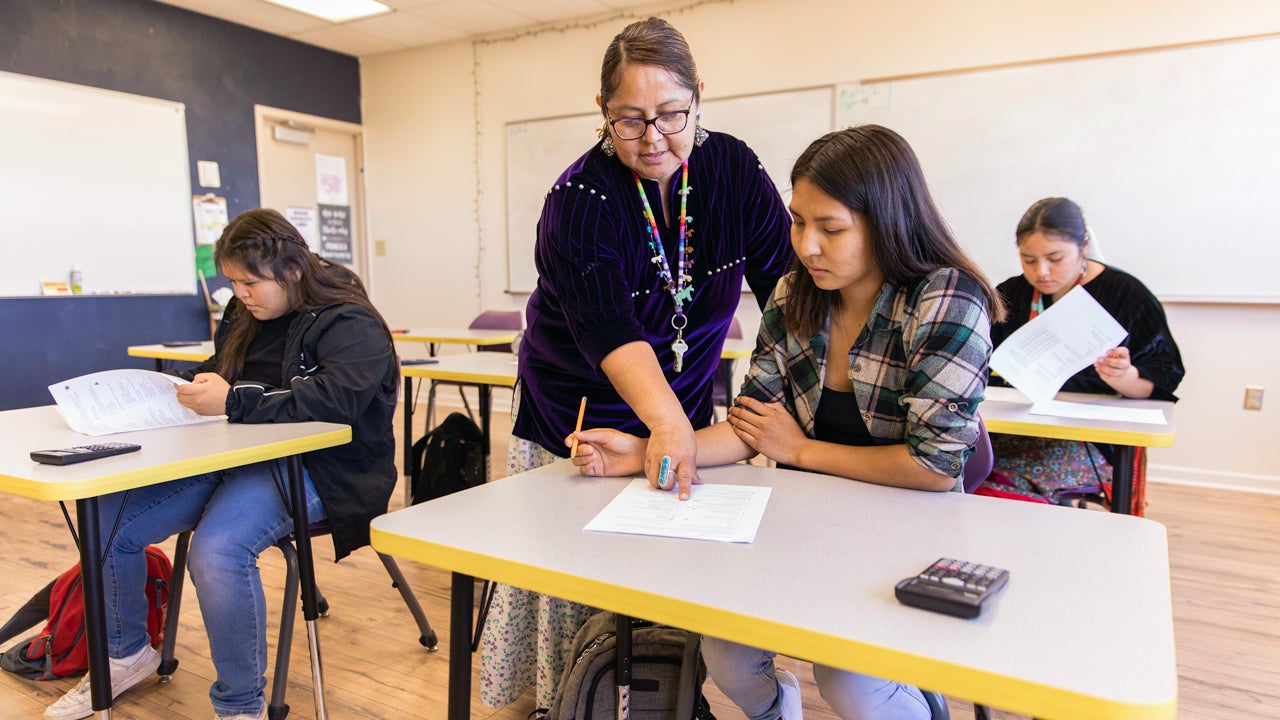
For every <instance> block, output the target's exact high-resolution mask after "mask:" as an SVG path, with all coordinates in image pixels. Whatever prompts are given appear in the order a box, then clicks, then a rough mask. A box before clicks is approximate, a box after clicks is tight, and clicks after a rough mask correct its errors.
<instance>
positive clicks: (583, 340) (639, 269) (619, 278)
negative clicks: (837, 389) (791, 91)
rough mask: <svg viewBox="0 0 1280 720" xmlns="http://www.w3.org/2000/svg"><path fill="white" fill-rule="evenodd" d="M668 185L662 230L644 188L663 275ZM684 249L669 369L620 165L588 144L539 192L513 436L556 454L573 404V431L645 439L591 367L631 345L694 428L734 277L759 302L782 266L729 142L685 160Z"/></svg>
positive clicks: (763, 205) (769, 221)
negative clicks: (658, 371) (582, 408)
mask: <svg viewBox="0 0 1280 720" xmlns="http://www.w3.org/2000/svg"><path fill="white" fill-rule="evenodd" d="M680 176H681V173H680V172H679V171H677V172H676V173H675V175H674V177H673V178H672V180H671V192H670V200H671V203H672V208H671V211H670V216H671V223H670V224H668V223H667V222H665V220H664V218H663V213H662V212H661V210H660V209H659V208H658V204H659V202H660V201H659V197H660V196H659V192H658V184H657V183H656V182H654V181H649V180H646V181H644V188H645V193H646V194H647V195H648V197H649V203H650V205H651V206H652V207H653V208H654V215H655V216H656V219H657V222H658V229H659V232H660V234H661V236H662V244H663V249H664V252H665V253H666V255H667V259H668V261H669V262H670V263H671V272H672V273H673V274H675V273H676V272H677V270H676V262H677V260H676V252H677V250H676V248H677V245H678V243H677V237H676V236H677V235H678V234H679V225H680V217H679V216H680V195H679V192H678V190H679V186H680ZM687 213H688V216H689V222H688V228H689V229H691V230H692V235H691V236H690V239H689V240H688V242H687V245H688V246H689V247H692V248H693V252H692V253H691V254H687V255H686V257H687V258H692V263H693V265H692V271H690V270H689V269H688V264H687V262H688V261H686V271H685V272H686V274H688V275H691V276H692V277H693V281H692V285H693V299H692V302H690V303H686V305H685V316H686V318H687V319H688V325H687V326H686V327H685V330H684V340H685V342H686V343H688V346H689V349H688V350H687V351H686V352H685V354H684V369H683V371H682V372H679V373H677V372H675V371H674V370H673V366H674V356H673V354H672V352H671V343H672V342H674V341H675V336H676V333H675V329H674V328H672V326H671V318H672V315H673V314H674V307H675V306H674V304H673V302H672V299H671V294H670V293H669V292H667V291H666V290H665V289H664V288H663V287H662V282H661V280H660V279H659V277H658V274H657V268H658V267H659V266H658V265H656V264H654V263H653V262H652V259H653V254H652V253H651V252H650V250H649V244H648V237H649V233H648V229H647V228H648V226H647V224H646V223H647V221H646V220H645V216H644V206H643V205H642V203H641V201H640V195H639V192H638V191H637V190H636V186H635V180H634V179H633V176H632V173H631V170H630V169H628V168H627V167H626V166H625V165H623V164H622V162H620V161H619V160H618V159H617V158H616V157H608V156H606V155H604V154H603V153H602V152H600V147H599V145H597V146H595V147H594V148H592V149H591V150H590V151H588V152H587V154H585V155H583V156H582V157H580V158H578V160H576V161H575V162H574V163H573V164H572V165H570V166H569V168H568V169H566V170H565V171H564V173H563V174H561V176H560V178H559V179H558V180H557V181H556V183H555V186H554V187H553V188H552V189H551V190H550V191H549V192H548V193H547V199H546V202H545V203H544V204H543V208H542V217H541V218H540V219H539V220H538V233H537V244H536V246H535V248H534V263H535V265H536V267H537V270H538V284H537V287H536V289H535V290H534V291H533V294H532V295H530V297H529V305H528V309H527V310H526V320H527V322H528V328H527V329H526V331H525V334H524V339H523V341H522V342H521V344H520V371H519V376H520V392H519V394H518V397H519V408H518V415H517V418H516V423H515V426H514V428H513V429H512V432H513V433H514V434H515V436H516V437H520V438H524V439H526V440H532V441H533V442H536V443H538V444H539V445H541V446H543V447H544V448H546V449H548V450H550V451H551V452H554V453H556V454H557V455H559V456H561V457H567V456H568V454H569V450H568V448H566V447H565V446H564V438H565V436H566V435H568V434H569V433H570V432H572V431H573V424H574V421H575V420H576V419H577V416H578V404H579V401H580V400H581V398H582V396H583V395H585V396H587V413H586V416H585V418H584V419H583V423H582V424H583V427H586V428H592V427H611V428H617V429H619V430H624V431H626V432H630V433H633V434H636V435H639V436H642V437H647V436H648V435H649V430H648V428H646V427H645V426H644V424H643V423H642V422H640V420H639V418H637V417H636V415H635V413H634V412H632V411H631V408H630V407H629V406H627V404H626V403H625V402H623V400H622V398H621V397H620V396H619V395H618V393H617V391H616V390H614V388H613V385H612V384H611V383H610V382H609V378H608V377H606V376H605V374H604V371H602V370H601V369H600V363H601V361H602V360H604V358H605V357H606V356H607V355H608V354H609V353H611V352H613V351H614V350H616V349H617V348H619V347H621V346H623V345H625V344H627V343H630V342H635V341H644V342H647V343H649V344H650V345H652V346H653V349H654V352H655V353H656V354H657V357H658V362H659V364H661V366H662V369H663V372H664V374H665V375H666V378H667V382H668V383H670V384H671V388H672V390H674V391H675V394H676V397H678V398H679V399H680V402H681V403H682V404H683V405H684V410H685V413H686V414H687V415H688V416H689V419H690V421H691V422H692V423H693V426H694V427H695V428H697V427H703V426H705V425H707V424H708V423H709V422H710V421H711V381H712V376H713V374H714V372H715V369H716V367H717V365H718V364H719V362H720V351H721V348H722V346H723V345H724V339H725V334H726V333H727V332H728V329H729V324H730V323H731V322H732V320H733V314H734V311H735V310H736V309H737V307H738V300H739V298H740V297H741V292H742V280H743V278H744V277H745V278H746V280H747V284H748V285H749V286H750V287H751V291H752V293H754V295H755V297H756V301H757V302H758V303H759V304H760V305H761V307H763V306H764V303H765V301H766V300H767V299H768V297H769V295H770V294H771V293H772V292H773V286H774V285H775V284H777V282H778V278H780V277H782V275H783V273H785V272H786V271H787V267H788V265H789V263H790V262H791V258H792V253H791V243H790V226H791V219H790V216H789V215H788V214H787V212H786V208H785V207H784V206H783V204H782V199H781V197H779V195H778V191H777V189H776V188H775V187H774V184H773V181H772V180H770V178H769V176H768V174H767V173H766V172H765V170H764V167H763V166H762V165H761V164H760V160H759V159H758V158H757V157H756V154H755V153H754V152H752V150H751V149H750V148H748V147H747V146H746V145H745V144H744V143H742V141H740V140H738V139H736V138H734V137H732V136H729V135H725V134H723V133H715V132H713V133H710V137H708V139H707V141H706V142H705V143H703V144H702V146H701V147H697V148H694V150H693V152H692V154H691V155H690V156H689V198H688V207H687Z"/></svg>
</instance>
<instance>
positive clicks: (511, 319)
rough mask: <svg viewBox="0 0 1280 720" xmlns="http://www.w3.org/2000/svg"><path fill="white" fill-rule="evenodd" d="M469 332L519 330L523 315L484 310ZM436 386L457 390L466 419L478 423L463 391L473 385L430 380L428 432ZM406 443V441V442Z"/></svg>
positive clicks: (495, 348) (493, 348) (487, 348)
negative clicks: (448, 386)
mask: <svg viewBox="0 0 1280 720" xmlns="http://www.w3.org/2000/svg"><path fill="white" fill-rule="evenodd" d="M467 327H468V328H469V329H471V330H521V329H523V328H524V314H523V313H522V312H521V311H519V310H485V311H484V312H482V313H480V314H479V315H477V316H476V317H475V319H474V320H472V321H471V324H470V325H468V326H467ZM511 350H512V349H511V345H510V344H504V345H478V346H476V351H477V352H506V353H509V352H511ZM437 385H453V386H456V387H457V388H458V397H460V398H462V406H463V407H464V408H466V410H467V417H469V418H471V421H472V422H476V423H478V422H479V421H478V420H476V417H475V414H474V413H472V412H471V403H469V402H467V396H466V394H465V393H464V392H463V390H464V389H465V388H466V387H468V386H470V387H475V385H474V384H473V383H461V382H454V381H452V380H432V381H431V387H430V389H428V390H427V425H426V427H427V429H428V430H430V429H431V428H432V427H434V426H435V413H436V386H437ZM406 442H407V441H406Z"/></svg>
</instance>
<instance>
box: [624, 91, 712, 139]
mask: <svg viewBox="0 0 1280 720" xmlns="http://www.w3.org/2000/svg"><path fill="white" fill-rule="evenodd" d="M692 111H693V98H689V107H687V108H685V109H684V110H673V111H672V112H668V113H662V114H661V115H659V116H658V117H656V118H651V119H649V120H646V119H644V118H618V119H617V120H610V121H609V127H611V128H613V134H614V135H616V136H617V137H618V139H619V140H639V139H640V138H642V137H644V134H645V133H646V132H649V126H650V125H652V126H654V127H655V128H657V130H658V132H660V133H662V134H663V135H674V134H676V133H678V132H680V131H681V130H684V129H685V128H686V127H688V125H689V113H690V112H692Z"/></svg>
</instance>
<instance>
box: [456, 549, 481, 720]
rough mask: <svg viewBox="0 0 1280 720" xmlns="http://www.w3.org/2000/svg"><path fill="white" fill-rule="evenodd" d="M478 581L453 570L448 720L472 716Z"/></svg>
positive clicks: (466, 718)
mask: <svg viewBox="0 0 1280 720" xmlns="http://www.w3.org/2000/svg"><path fill="white" fill-rule="evenodd" d="M475 591H476V581H475V578H473V577H472V576H470V575H463V574H461V573H453V584H452V587H451V590H450V598H451V602H450V605H449V608H450V609H449V720H470V718H471V643H470V642H468V640H469V639H470V638H471V613H472V612H473V611H474V609H475V607H474V606H475Z"/></svg>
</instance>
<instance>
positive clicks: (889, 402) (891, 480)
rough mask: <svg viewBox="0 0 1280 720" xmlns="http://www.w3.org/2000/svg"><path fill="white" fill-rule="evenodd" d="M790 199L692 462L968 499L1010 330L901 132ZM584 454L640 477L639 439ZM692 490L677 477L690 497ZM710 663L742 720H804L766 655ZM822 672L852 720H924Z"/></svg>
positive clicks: (863, 683)
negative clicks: (740, 379)
mask: <svg viewBox="0 0 1280 720" xmlns="http://www.w3.org/2000/svg"><path fill="white" fill-rule="evenodd" d="M791 184H792V197H791V216H792V224H791V245H792V248H793V249H794V251H795V255H796V262H795V263H794V264H793V266H792V271H791V272H790V273H789V274H788V275H787V276H786V277H784V278H783V279H782V281H781V282H779V283H778V287H777V289H776V290H775V291H774V294H773V297H772V298H771V299H770V300H769V303H768V306H767V307H766V308H765V310H764V316H763V318H762V320H761V325H760V335H759V339H758V340H757V345H756V352H755V354H754V355H753V356H752V358H751V367H750V370H749V371H748V373H747V379H746V382H745V383H744V384H743V386H742V390H741V395H740V397H739V398H738V401H737V404H736V407H734V408H732V409H731V410H730V411H729V421H728V422H727V423H718V424H715V425H712V426H710V427H708V428H703V429H702V430H699V431H698V432H697V434H696V438H697V443H698V460H699V462H700V463H702V464H704V465H719V464H725V463H732V462H737V461H739V460H744V459H746V458H749V457H752V456H754V455H756V454H757V453H761V454H764V455H766V456H768V457H769V458H771V459H773V460H776V461H777V462H778V463H779V466H791V467H793V468H798V469H803V470H812V471H815V472H822V473H826V474H830V475H838V476H842V477H848V478H853V479H856V480H863V481H866V482H873V483H879V484H883V485H895V486H899V487H906V488H913V489H918V490H932V491H947V490H954V491H959V490H960V489H961V477H962V471H963V469H964V463H965V459H966V458H967V457H968V456H969V454H970V453H971V452H972V451H973V447H974V444H975V442H976V441H977V439H978V436H979V426H978V416H977V410H978V404H979V403H980V402H981V401H982V396H983V392H984V391H985V389H986V372H987V361H988V360H989V359H990V356H991V342H990V339H989V335H988V333H989V328H990V318H991V317H997V318H998V317H1000V316H1001V314H1002V313H1001V310H1000V303H999V301H998V299H997V298H996V295H995V292H994V291H993V290H992V289H991V286H990V285H989V284H988V283H987V281H986V279H985V278H984V277H983V275H982V272H981V271H980V270H979V269H978V268H977V266H976V265H975V264H974V263H973V261H972V260H970V259H969V258H968V257H966V256H965V254H964V252H963V251H962V250H961V249H960V248H959V246H958V245H957V244H956V241H955V239H954V238H953V237H952V236H951V233H950V231H949V230H948V229H947V226H946V223H945V222H943V220H942V218H941V217H940V216H939V214H938V211H937V208H936V207H935V205H934V203H933V200H932V198H931V196H930V194H929V191H928V189H927V187H926V185H925V181H924V175H923V173H922V171H921V169H920V165H919V162H918V160H917V159H916V156H915V153H914V152H913V151H912V150H911V147H910V146H909V145H908V144H907V142H906V141H905V140H904V139H903V138H902V137H901V136H899V135H898V134H897V133H894V132H893V131H892V130H889V129H887V128H884V127H880V126H878V125H864V126H861V127H855V128H849V129H846V130H840V131H837V132H833V133H829V134H827V135H825V136H823V137H822V138H819V139H818V140H817V141H815V142H814V143H813V144H812V145H810V146H809V148H808V149H807V150H805V152H804V153H802V154H801V155H800V157H799V158H798V159H797V160H796V164H795V168H794V169H793V170H792V172H791ZM575 438H576V439H577V441H578V442H579V452H578V456H577V457H575V458H574V460H573V462H574V464H575V465H578V466H579V468H580V470H581V471H582V472H583V474H586V475H629V474H633V473H636V472H639V471H640V469H641V467H642V459H643V458H644V456H645V454H646V441H645V440H644V439H643V438H638V437H636V436H634V435H631V434H628V433H624V432H620V431H618V430H614V429H589V430H583V431H581V432H577V433H574V435H573V436H572V437H570V438H569V439H567V440H566V442H572V441H573V440H574V439H575ZM695 480H696V478H695V477H693V474H692V473H686V472H684V471H683V470H682V471H681V472H680V473H679V479H678V481H679V485H680V486H681V488H682V489H683V488H687V487H688V484H689V483H690V482H693V481H695ZM651 483H652V484H655V485H657V486H660V487H663V486H666V485H667V484H668V483H667V482H666V480H665V479H662V481H661V482H660V483H657V482H654V481H652V480H651ZM848 561H849V562H857V558H856V557H851V558H849V559H848ZM777 581H780V579H778V578H761V583H762V584H768V583H770V582H777ZM702 653H703V655H704V657H705V658H706V662H707V668H708V670H709V671H710V674H711V677H712V678H714V679H715V681H716V685H717V686H718V687H719V688H720V689H721V690H722V691H723V692H724V694H725V695H727V696H728V697H729V698H730V699H731V700H733V701H734V702H735V703H737V705H738V706H739V707H741V708H742V710H743V712H744V713H746V715H747V717H748V718H751V719H752V720H772V719H773V718H778V717H782V718H784V720H799V718H800V715H801V705H800V692H799V684H798V682H797V680H796V678H795V677H794V676H793V675H791V674H790V673H788V672H786V671H781V670H776V669H775V668H774V664H773V657H774V653H772V652H768V651H766V650H762V649H758V648H752V647H747V646H744V645H739V644H737V643H732V642H728V641H725V640H719V639H716V638H710V637H708V638H704V640H703V645H702ZM813 672H814V677H815V679H816V681H817V684H818V688H819V690H820V691H821V692H822V696H823V698H825V699H826V701H827V702H828V703H829V704H830V705H831V707H832V709H833V710H835V711H836V713H837V714H839V715H840V717H842V718H845V719H846V720H852V719H853V718H885V719H886V720H899V719H901V718H905V719H910V718H928V717H930V710H929V707H928V705H927V703H926V700H925V698H924V697H923V694H922V693H921V691H920V690H918V689H917V688H915V687H911V686H909V685H903V684H901V683H897V682H893V681H889V680H882V679H879V678H874V677H869V676H866V675H859V674H857V673H852V672H847V671H844V670H837V669H835V668H831V667H825V666H820V665H815V666H814V668H813Z"/></svg>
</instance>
